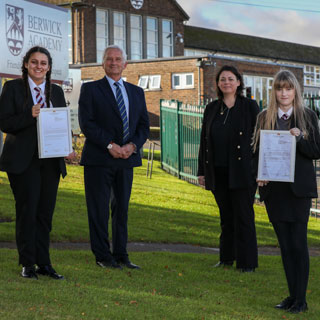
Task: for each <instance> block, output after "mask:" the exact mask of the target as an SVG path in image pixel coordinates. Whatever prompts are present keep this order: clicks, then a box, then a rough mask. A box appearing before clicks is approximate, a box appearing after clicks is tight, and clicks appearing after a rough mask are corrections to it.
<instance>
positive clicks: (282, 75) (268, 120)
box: [252, 70, 310, 152]
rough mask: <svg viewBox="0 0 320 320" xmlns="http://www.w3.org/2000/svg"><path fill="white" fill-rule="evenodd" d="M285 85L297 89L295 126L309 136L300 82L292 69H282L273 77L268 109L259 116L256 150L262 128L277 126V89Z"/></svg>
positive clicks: (254, 138) (294, 115)
mask: <svg viewBox="0 0 320 320" xmlns="http://www.w3.org/2000/svg"><path fill="white" fill-rule="evenodd" d="M283 87H286V88H293V89H294V91H295V96H294V100H293V117H294V121H295V127H296V128H299V129H300V130H301V131H302V133H303V134H304V138H305V139H307V138H308V135H309V132H308V130H307V127H308V124H309V122H310V120H309V119H308V118H307V117H306V111H305V110H306V109H305V107H304V102H303V98H302V95H301V89H300V85H299V82H298V80H297V78H296V77H295V75H294V74H293V73H292V72H291V71H289V70H281V71H279V72H278V73H277V74H276V75H275V77H274V79H273V84H272V90H271V99H270V102H269V106H268V108H267V109H265V110H263V111H262V112H260V114H259V115H258V118H257V123H256V127H255V130H254V135H253V142H252V145H253V150H254V152H255V151H256V148H257V144H258V142H259V137H260V130H274V129H275V127H276V122H277V117H278V108H279V104H278V102H277V98H276V90H279V89H281V88H283Z"/></svg>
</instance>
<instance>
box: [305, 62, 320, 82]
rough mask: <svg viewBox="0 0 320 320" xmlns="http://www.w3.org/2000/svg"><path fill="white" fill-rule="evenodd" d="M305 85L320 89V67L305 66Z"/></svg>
mask: <svg viewBox="0 0 320 320" xmlns="http://www.w3.org/2000/svg"><path fill="white" fill-rule="evenodd" d="M304 84H305V85H306V86H316V87H320V67H315V66H304Z"/></svg>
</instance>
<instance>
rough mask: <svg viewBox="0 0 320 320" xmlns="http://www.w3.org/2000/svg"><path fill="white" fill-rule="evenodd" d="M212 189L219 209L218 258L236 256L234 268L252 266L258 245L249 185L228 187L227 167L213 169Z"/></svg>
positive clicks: (226, 259) (254, 263)
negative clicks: (240, 187) (235, 187)
mask: <svg viewBox="0 0 320 320" xmlns="http://www.w3.org/2000/svg"><path fill="white" fill-rule="evenodd" d="M215 176H216V189H215V191H214V192H213V194H214V196H215V199H216V202H217V204H218V207H219V210H220V225H221V235H220V261H222V262H227V261H229V262H231V261H234V260H236V264H237V268H256V267H257V266H258V248H257V238H256V229H255V223H254V210H253V200H254V191H253V188H245V189H235V190H231V189H229V184H228V170H227V168H219V170H216V171H215Z"/></svg>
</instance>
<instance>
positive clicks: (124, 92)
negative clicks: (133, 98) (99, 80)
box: [106, 76, 129, 122]
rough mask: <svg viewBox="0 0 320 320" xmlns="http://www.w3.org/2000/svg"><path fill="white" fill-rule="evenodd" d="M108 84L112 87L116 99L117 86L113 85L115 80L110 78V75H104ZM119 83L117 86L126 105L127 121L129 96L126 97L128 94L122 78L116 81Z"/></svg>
mask: <svg viewBox="0 0 320 320" xmlns="http://www.w3.org/2000/svg"><path fill="white" fill-rule="evenodd" d="M106 78H107V80H108V82H109V84H110V87H111V89H112V92H113V95H114V97H115V98H116V100H117V93H116V91H117V88H116V86H115V85H114V83H115V82H116V81H114V80H113V79H111V78H110V77H108V76H106ZM117 82H118V83H119V87H120V90H121V93H122V96H123V101H124V105H125V107H126V112H127V119H128V122H129V98H128V94H127V91H126V88H125V86H124V83H123V80H122V78H120V80H119V81H117Z"/></svg>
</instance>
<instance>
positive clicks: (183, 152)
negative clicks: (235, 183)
mask: <svg viewBox="0 0 320 320" xmlns="http://www.w3.org/2000/svg"><path fill="white" fill-rule="evenodd" d="M305 103H306V106H308V107H310V108H311V109H313V110H315V111H316V112H317V114H318V115H319V114H320V97H308V98H307V97H305ZM204 109H205V105H193V104H184V103H182V102H180V101H177V100H160V137H161V165H162V168H163V169H164V170H166V171H167V172H169V173H171V174H173V175H176V176H178V177H179V178H180V179H183V180H186V181H189V182H191V183H194V184H197V183H198V179H197V170H198V152H199V144H200V134H201V126H202V118H203V112H204ZM314 164H315V170H316V174H317V182H318V186H319V187H318V193H319V196H320V161H315V162H314ZM310 214H311V215H314V216H316V217H320V199H319V198H318V199H313V201H312V209H311V211H310Z"/></svg>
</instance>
